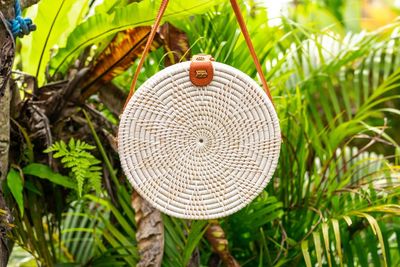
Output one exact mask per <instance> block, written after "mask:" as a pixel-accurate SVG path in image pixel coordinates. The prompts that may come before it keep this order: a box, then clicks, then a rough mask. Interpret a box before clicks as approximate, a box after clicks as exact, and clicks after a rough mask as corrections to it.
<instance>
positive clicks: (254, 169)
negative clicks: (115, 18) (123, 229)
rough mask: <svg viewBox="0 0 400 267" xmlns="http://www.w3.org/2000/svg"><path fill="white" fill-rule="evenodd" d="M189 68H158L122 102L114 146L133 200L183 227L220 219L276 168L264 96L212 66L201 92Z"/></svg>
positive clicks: (273, 120) (274, 130)
mask: <svg viewBox="0 0 400 267" xmlns="http://www.w3.org/2000/svg"><path fill="white" fill-rule="evenodd" d="M189 68H190V62H184V63H179V64H176V65H173V66H171V67H168V68H165V69H164V70H162V71H160V72H158V73H157V74H156V75H154V76H153V77H151V78H150V79H149V80H147V81H146V82H145V83H144V84H143V85H142V86H141V87H140V88H139V89H138V90H137V92H136V93H135V94H134V95H133V97H132V98H131V99H130V101H129V102H128V104H127V106H126V108H125V110H124V113H123V115H122V118H121V122H120V127H119V134H118V144H119V154H120V158H121V163H122V167H123V169H124V171H125V174H126V175H127V177H128V179H129V181H130V183H131V184H132V185H133V187H134V189H135V190H137V191H138V193H139V194H140V195H141V196H142V197H143V198H145V199H146V200H148V201H149V202H150V203H151V204H152V205H153V206H154V207H156V208H158V209H159V210H161V211H162V212H164V213H166V214H168V215H171V216H174V217H180V218H186V219H211V218H218V217H224V216H227V215H230V214H232V213H234V212H235V211H238V210H239V209H241V208H243V207H244V206H245V205H247V204H248V203H250V202H251V201H252V200H253V199H254V198H255V197H256V196H257V195H258V194H259V193H260V192H261V191H262V190H263V189H264V188H265V186H266V185H267V183H268V182H269V180H270V179H271V177H272V175H273V173H274V171H275V168H276V166H277V162H278V157H279V151H280V143H281V134H280V128H279V121H278V117H277V115H276V112H275V109H274V107H273V105H272V103H271V101H270V99H269V98H268V96H267V95H266V93H265V92H264V91H263V89H262V88H261V87H260V86H259V85H258V84H257V83H256V82H255V81H253V80H252V79H251V78H250V77H249V76H247V75H246V74H244V73H243V72H241V71H239V70H237V69H235V68H233V67H230V66H228V65H225V64H222V63H218V62H213V68H214V77H213V79H212V81H211V83H210V84H208V85H207V86H195V85H193V84H192V82H191V81H190V78H189Z"/></svg>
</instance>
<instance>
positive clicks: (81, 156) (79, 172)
mask: <svg viewBox="0 0 400 267" xmlns="http://www.w3.org/2000/svg"><path fill="white" fill-rule="evenodd" d="M94 148H95V147H94V146H92V145H89V144H87V143H85V142H84V141H81V140H75V139H74V138H71V139H70V140H69V142H68V145H67V144H66V143H65V142H64V141H62V140H61V141H59V142H56V143H55V144H53V145H52V146H51V147H49V148H47V149H46V150H45V151H44V152H46V153H50V152H55V153H54V155H53V157H54V158H61V163H62V164H63V166H64V167H65V168H68V169H70V171H71V175H72V176H73V177H74V178H75V180H76V181H77V191H78V195H79V196H82V192H83V191H84V186H85V182H87V184H88V185H89V187H90V188H92V189H94V190H95V191H96V192H97V193H99V192H100V190H101V178H102V176H101V169H102V168H101V166H99V164H100V163H101V161H100V160H98V159H97V158H95V157H94V156H93V155H92V154H91V153H90V152H88V150H93V149H94Z"/></svg>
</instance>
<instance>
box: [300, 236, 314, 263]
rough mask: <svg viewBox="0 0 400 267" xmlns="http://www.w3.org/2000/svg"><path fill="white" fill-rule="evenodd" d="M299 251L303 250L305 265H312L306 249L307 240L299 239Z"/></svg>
mask: <svg viewBox="0 0 400 267" xmlns="http://www.w3.org/2000/svg"><path fill="white" fill-rule="evenodd" d="M301 251H302V252H303V257H304V261H305V262H306V266H307V267H312V264H311V257H310V252H309V251H308V240H303V241H301Z"/></svg>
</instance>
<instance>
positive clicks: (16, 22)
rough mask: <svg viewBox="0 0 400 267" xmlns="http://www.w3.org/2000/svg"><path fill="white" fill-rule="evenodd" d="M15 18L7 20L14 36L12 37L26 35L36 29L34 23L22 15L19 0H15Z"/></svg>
mask: <svg viewBox="0 0 400 267" xmlns="http://www.w3.org/2000/svg"><path fill="white" fill-rule="evenodd" d="M14 9H15V19H12V20H10V21H9V22H8V25H9V27H10V30H11V32H12V34H13V36H14V39H15V38H17V37H19V38H22V37H24V36H25V35H28V34H29V33H30V32H32V31H35V30H36V25H35V24H33V22H32V20H31V19H30V18H23V17H22V10H21V4H20V0H15V6H14Z"/></svg>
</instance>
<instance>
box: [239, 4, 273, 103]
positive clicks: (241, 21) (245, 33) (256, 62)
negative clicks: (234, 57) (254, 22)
mask: <svg viewBox="0 0 400 267" xmlns="http://www.w3.org/2000/svg"><path fill="white" fill-rule="evenodd" d="M231 5H232V8H233V11H234V12H235V15H236V19H237V21H238V23H239V26H240V29H241V30H242V33H243V36H244V39H245V40H246V44H247V47H248V48H249V50H250V54H251V57H252V58H253V61H254V65H256V69H257V72H258V76H260V79H261V83H262V86H263V88H264V91H265V93H267V95H268V97H269V99H270V100H271V102H272V96H271V92H270V90H269V87H268V84H267V80H265V76H264V73H263V71H262V68H261V64H260V61H259V60H258V58H257V55H256V51H255V50H254V46H253V43H252V42H251V39H250V34H249V32H248V31H247V27H246V23H245V22H244V19H243V15H242V12H240V7H239V4H238V2H237V0H231Z"/></svg>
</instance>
